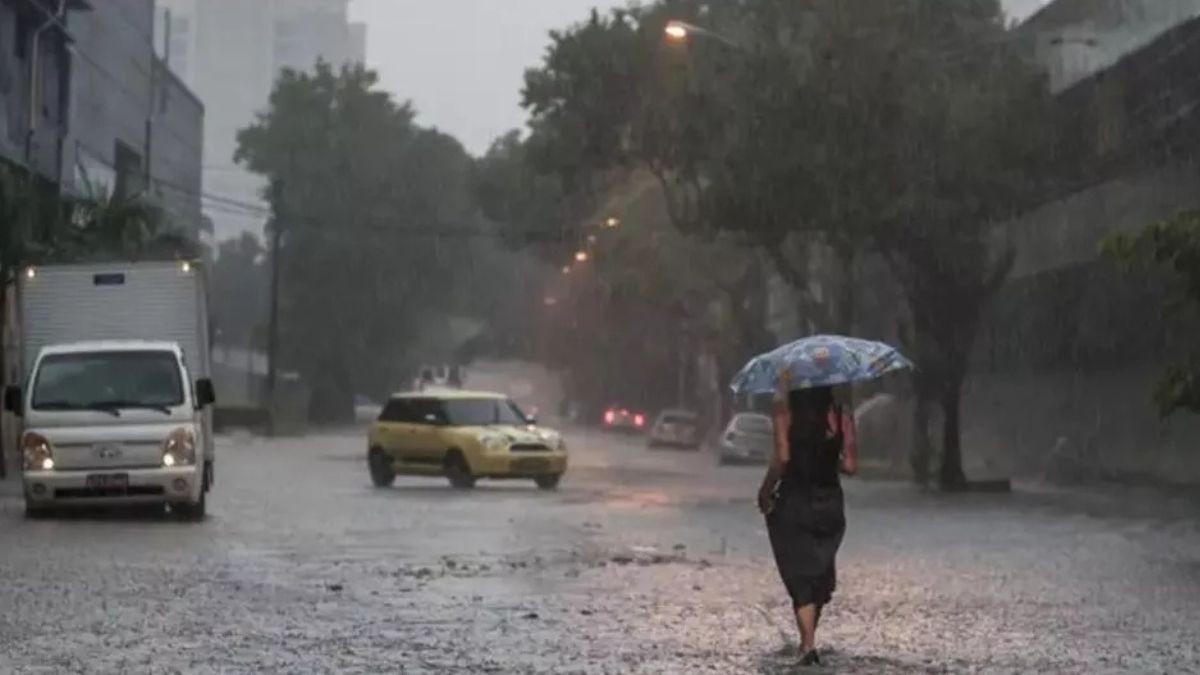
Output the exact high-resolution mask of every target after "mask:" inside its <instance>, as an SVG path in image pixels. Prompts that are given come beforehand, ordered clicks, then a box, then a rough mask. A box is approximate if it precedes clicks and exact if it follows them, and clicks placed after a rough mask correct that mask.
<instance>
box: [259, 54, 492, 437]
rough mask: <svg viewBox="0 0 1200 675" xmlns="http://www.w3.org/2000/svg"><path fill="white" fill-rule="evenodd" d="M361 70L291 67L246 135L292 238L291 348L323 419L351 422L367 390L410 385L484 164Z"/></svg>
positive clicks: (285, 287)
mask: <svg viewBox="0 0 1200 675" xmlns="http://www.w3.org/2000/svg"><path fill="white" fill-rule="evenodd" d="M413 117H414V112H413V110H412V108H411V107H410V106H409V105H408V104H400V103H397V102H396V101H394V100H393V99H392V98H391V96H390V95H389V94H387V93H386V92H383V91H381V90H380V89H379V88H378V78H377V76H376V74H375V73H374V72H372V71H370V70H367V69H365V68H363V67H361V66H356V67H352V68H346V69H343V70H341V71H340V72H335V71H334V70H333V69H332V68H330V67H329V65H328V64H325V63H319V64H318V65H317V67H316V69H315V70H314V71H313V72H311V73H297V72H293V71H285V72H284V74H283V75H282V76H281V77H280V79H279V80H278V82H277V83H276V86H275V88H274V90H273V91H272V94H271V97H270V104H269V106H268V109H267V110H266V111H265V112H263V113H261V114H260V115H259V117H258V119H257V120H256V121H255V123H254V124H253V125H251V126H250V127H248V128H246V129H244V130H242V131H241V132H240V133H239V135H238V146H239V147H238V152H237V160H238V161H239V162H242V163H244V164H245V165H246V166H247V167H249V168H250V169H251V170H252V171H255V172H256V173H260V174H262V175H264V176H267V177H268V178H270V179H271V182H272V184H273V185H274V186H275V190H274V191H273V193H272V194H271V199H272V202H273V210H274V214H275V215H274V218H273V220H272V222H271V224H270V228H271V230H272V231H278V232H279V233H280V235H281V252H280V258H279V263H280V269H281V289H282V290H281V331H280V334H281V336H282V337H281V349H282V356H283V360H284V361H285V362H286V363H287V364H288V367H290V368H295V369H297V370H299V371H300V372H301V374H302V375H303V376H304V377H305V379H306V381H307V382H308V383H309V384H310V385H311V386H312V387H313V389H314V395H313V407H312V417H313V418H314V420H316V421H341V420H343V419H346V418H347V417H348V416H349V415H350V414H351V413H352V401H353V396H354V395H355V394H356V393H360V392H361V393H370V394H378V393H381V392H385V391H387V390H389V389H391V388H395V387H396V386H398V383H399V382H400V381H402V377H403V375H404V371H405V369H406V365H407V364H406V360H407V358H408V355H407V353H406V347H407V346H408V345H409V344H411V342H412V340H413V339H414V338H415V333H416V331H417V330H419V329H420V327H421V325H422V318H423V317H424V316H426V314H427V313H429V312H431V311H433V310H434V309H435V308H436V309H439V310H445V309H446V308H445V307H444V306H443V305H444V304H445V303H447V302H449V301H450V300H451V299H452V298H453V297H454V293H453V289H454V283H455V279H456V277H459V276H461V275H462V274H463V273H464V270H463V269H462V266H463V263H464V262H465V261H464V260H463V259H462V258H463V257H464V256H461V255H460V253H461V246H460V244H461V243H462V240H461V239H456V238H449V237H446V238H443V237H442V233H444V232H448V231H449V230H451V229H462V228H466V227H474V226H475V225H476V224H477V223H476V221H475V206H474V200H473V199H472V196H471V188H472V179H473V175H472V171H473V168H472V162H471V159H470V158H469V157H468V156H467V154H466V152H465V151H464V150H463V149H462V147H461V146H460V145H459V144H458V143H457V142H456V141H455V140H454V139H452V138H450V137H449V136H446V135H444V134H441V133H439V132H437V131H435V130H432V129H425V128H421V127H419V126H417V125H416V124H414V122H413Z"/></svg>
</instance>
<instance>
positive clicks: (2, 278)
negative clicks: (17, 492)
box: [0, 268, 8, 479]
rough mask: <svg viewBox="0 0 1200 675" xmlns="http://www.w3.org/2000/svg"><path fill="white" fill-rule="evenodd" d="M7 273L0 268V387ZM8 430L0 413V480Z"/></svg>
mask: <svg viewBox="0 0 1200 675" xmlns="http://www.w3.org/2000/svg"><path fill="white" fill-rule="evenodd" d="M7 279H8V272H7V270H4V269H3V268H0V387H3V386H7V385H8V358H7V357H8V345H7V344H6V343H5V342H4V335H5V332H6V331H7V329H8V284H7V283H5V282H6V280H7ZM7 439H8V429H6V428H5V426H4V413H3V412H0V479H3V478H8V453H7V448H6V445H7V444H6V443H5V441H6V440H7Z"/></svg>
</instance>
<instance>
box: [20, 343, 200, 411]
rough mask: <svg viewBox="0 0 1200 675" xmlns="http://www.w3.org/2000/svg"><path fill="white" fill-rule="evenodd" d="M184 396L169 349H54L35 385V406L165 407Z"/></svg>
mask: <svg viewBox="0 0 1200 675" xmlns="http://www.w3.org/2000/svg"><path fill="white" fill-rule="evenodd" d="M183 402H184V392H183V381H182V378H181V377H180V372H179V360H178V358H176V356H175V354H173V353H171V352H164V351H129V352H125V351H122V352H89V353H82V354H54V355H52V356H47V357H46V358H44V359H42V362H41V365H39V366H38V370H37V380H36V381H35V382H34V385H33V401H32V405H33V408H34V409H35V410H97V409H98V410H105V409H112V410H116V409H120V408H150V409H154V410H160V409H161V410H164V411H166V410H167V409H168V408H173V407H176V406H179V405H182V404H183Z"/></svg>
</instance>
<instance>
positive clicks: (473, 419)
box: [367, 391, 567, 490]
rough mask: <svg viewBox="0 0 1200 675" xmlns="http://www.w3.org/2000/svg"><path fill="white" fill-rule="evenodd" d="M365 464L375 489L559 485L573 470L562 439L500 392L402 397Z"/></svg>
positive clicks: (390, 407) (387, 409) (394, 401)
mask: <svg viewBox="0 0 1200 675" xmlns="http://www.w3.org/2000/svg"><path fill="white" fill-rule="evenodd" d="M368 448H369V449H368V451H367V465H368V468H369V469H370V471H371V481H372V482H373V483H374V484H375V485H376V486H377V487H387V486H389V485H391V484H392V483H393V482H394V481H395V480H396V476H445V477H446V478H448V479H449V480H450V484H451V485H453V486H454V487H456V488H464V489H465V488H471V487H474V486H475V481H476V480H478V479H480V478H515V479H532V480H533V481H535V482H536V483H537V486H538V487H539V488H541V489H543V490H553V489H555V488H556V487H558V481H559V480H560V479H561V478H562V475H563V473H565V472H566V470H567V445H566V442H565V441H564V440H563V438H562V435H561V434H559V433H558V432H556V431H553V430H551V429H546V428H542V427H539V426H537V423H536V421H535V420H534V419H532V418H531V417H528V416H526V415H525V413H523V412H522V411H521V409H520V408H519V407H517V404H515V403H513V402H512V400H510V399H509V398H508V397H506V396H503V395H500V394H489V393H477V392H476V393H473V392H464V391H447V392H438V393H431V392H419V393H409V394H396V395H395V396H393V397H392V398H391V400H389V401H388V403H387V405H385V406H384V408H383V412H382V413H380V415H379V419H378V421H376V422H375V424H374V425H373V426H372V427H371V431H370V438H369V444H368Z"/></svg>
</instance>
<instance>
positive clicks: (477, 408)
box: [443, 398, 527, 427]
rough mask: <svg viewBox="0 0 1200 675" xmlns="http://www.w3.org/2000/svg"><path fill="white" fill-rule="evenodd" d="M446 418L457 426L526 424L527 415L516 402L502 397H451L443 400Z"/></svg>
mask: <svg viewBox="0 0 1200 675" xmlns="http://www.w3.org/2000/svg"><path fill="white" fill-rule="evenodd" d="M443 406H444V408H445V411H446V420H447V421H448V422H449V423H450V424H451V425H452V426H457V427H481V426H487V425H490V424H525V423H526V421H527V417H526V415H525V413H523V412H522V411H521V409H520V408H518V407H517V404H516V403H513V402H512V401H510V400H508V399H502V398H469V399H449V400H446V401H444V402H443Z"/></svg>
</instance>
